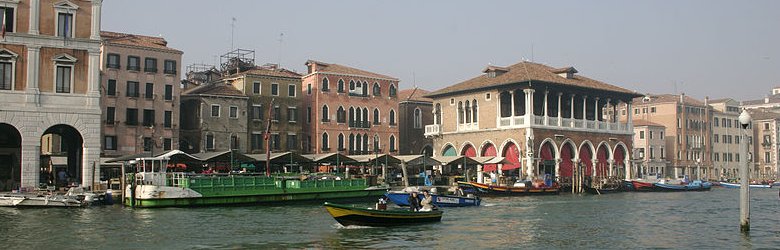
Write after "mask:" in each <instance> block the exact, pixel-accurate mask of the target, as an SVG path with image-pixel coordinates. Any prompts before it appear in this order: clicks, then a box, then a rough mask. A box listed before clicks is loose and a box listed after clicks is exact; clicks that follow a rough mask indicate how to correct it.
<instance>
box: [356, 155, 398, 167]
mask: <svg viewBox="0 0 780 250" xmlns="http://www.w3.org/2000/svg"><path fill="white" fill-rule="evenodd" d="M349 157H350V158H352V159H355V162H356V163H363V164H366V165H372V164H375V163H376V164H385V163H387V164H388V165H390V164H401V160H400V159H398V158H395V156H392V155H389V154H376V155H350V156H349Z"/></svg>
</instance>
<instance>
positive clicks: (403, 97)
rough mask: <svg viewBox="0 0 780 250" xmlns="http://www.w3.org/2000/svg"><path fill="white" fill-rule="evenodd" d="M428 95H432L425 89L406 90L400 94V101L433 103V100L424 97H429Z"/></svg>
mask: <svg viewBox="0 0 780 250" xmlns="http://www.w3.org/2000/svg"><path fill="white" fill-rule="evenodd" d="M428 93H431V92H430V91H427V90H424V89H419V88H417V89H404V90H401V91H400V92H398V100H399V101H401V102H403V101H418V102H431V103H432V102H433V99H431V98H428V97H424V95H427V94H428Z"/></svg>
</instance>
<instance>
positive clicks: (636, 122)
mask: <svg viewBox="0 0 780 250" xmlns="http://www.w3.org/2000/svg"><path fill="white" fill-rule="evenodd" d="M633 124H634V127H640V126H653V127H666V126H664V125H662V124H658V123H655V122H651V121H647V120H634V121H633Z"/></svg>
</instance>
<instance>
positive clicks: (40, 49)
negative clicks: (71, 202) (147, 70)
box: [0, 0, 102, 191]
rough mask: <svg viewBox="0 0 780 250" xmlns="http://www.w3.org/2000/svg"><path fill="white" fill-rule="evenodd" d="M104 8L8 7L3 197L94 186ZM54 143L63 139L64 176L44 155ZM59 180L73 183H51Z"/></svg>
mask: <svg viewBox="0 0 780 250" xmlns="http://www.w3.org/2000/svg"><path fill="white" fill-rule="evenodd" d="M101 7H102V1H101V0H93V1H85V0H70V1H69V0H20V1H19V0H17V1H2V7H0V10H1V12H2V15H0V18H2V19H3V20H2V21H3V24H5V27H4V35H3V38H2V42H0V75H2V76H3V77H2V78H0V107H2V110H0V190H3V191H5V190H10V189H16V188H19V187H25V188H33V187H37V186H38V184H39V182H44V183H46V182H48V183H50V184H55V182H56V184H57V185H64V184H66V183H65V182H71V183H72V182H76V183H79V184H81V185H83V186H92V183H91V182H92V179H93V178H92V176H93V171H92V166H93V164H99V157H100V126H101V123H100V121H101V118H100V113H101V111H100V67H99V65H100V14H101ZM49 135H56V136H57V137H59V138H61V139H62V140H61V143H60V146H61V147H60V151H59V153H61V154H62V156H65V157H66V164H65V165H64V166H63V167H62V168H57V169H52V168H50V167H49V166H51V163H50V160H49V159H50V158H48V156H47V155H42V154H41V151H42V147H44V146H45V144H46V140H45V139H44V138H49V139H51V138H52V136H49ZM49 142H50V141H49ZM59 172H63V174H64V175H65V176H66V179H64V180H63V179H60V178H57V179H54V178H51V176H54V175H57V174H58V173H59ZM97 174H98V175H99V173H97Z"/></svg>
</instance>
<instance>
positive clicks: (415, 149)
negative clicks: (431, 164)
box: [398, 88, 433, 156]
mask: <svg viewBox="0 0 780 250" xmlns="http://www.w3.org/2000/svg"><path fill="white" fill-rule="evenodd" d="M428 93H430V92H429V91H426V90H422V89H418V88H414V89H405V90H401V92H399V102H398V121H399V127H398V133H399V137H398V138H399V140H398V142H399V143H398V144H399V147H398V148H399V151H398V152H399V153H400V154H404V155H416V154H425V155H428V156H433V141H431V139H430V138H427V137H425V136H424V135H425V125H428V124H433V99H431V98H427V97H423V96H424V95H427V94H428Z"/></svg>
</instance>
